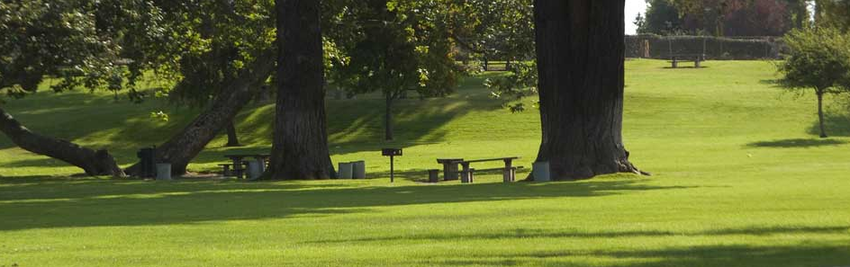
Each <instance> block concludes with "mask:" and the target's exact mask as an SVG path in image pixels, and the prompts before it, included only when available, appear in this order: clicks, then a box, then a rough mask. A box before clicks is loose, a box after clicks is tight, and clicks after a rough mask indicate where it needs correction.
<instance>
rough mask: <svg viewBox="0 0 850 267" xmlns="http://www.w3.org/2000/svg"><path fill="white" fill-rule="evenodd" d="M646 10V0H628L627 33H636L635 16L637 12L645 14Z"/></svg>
mask: <svg viewBox="0 0 850 267" xmlns="http://www.w3.org/2000/svg"><path fill="white" fill-rule="evenodd" d="M645 11H646V0H626V21H625V23H626V34H635V33H636V32H637V26H635V24H634V22H635V17H637V14H638V13H640V14H644V12H645Z"/></svg>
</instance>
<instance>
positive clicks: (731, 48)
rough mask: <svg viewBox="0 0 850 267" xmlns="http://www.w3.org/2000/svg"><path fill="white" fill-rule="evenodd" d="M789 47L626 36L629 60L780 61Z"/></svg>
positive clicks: (752, 40)
mask: <svg viewBox="0 0 850 267" xmlns="http://www.w3.org/2000/svg"><path fill="white" fill-rule="evenodd" d="M784 49H785V45H784V44H783V43H782V40H781V38H777V37H746V38H739V37H736V38H725V37H711V36H658V35H630V36H626V57H630V58H654V59H669V58H670V57H671V56H672V55H681V54H695V55H704V56H705V58H707V59H713V60H718V59H720V60H724V59H726V60H748V59H777V58H780V56H781V54H782V52H783V50H784Z"/></svg>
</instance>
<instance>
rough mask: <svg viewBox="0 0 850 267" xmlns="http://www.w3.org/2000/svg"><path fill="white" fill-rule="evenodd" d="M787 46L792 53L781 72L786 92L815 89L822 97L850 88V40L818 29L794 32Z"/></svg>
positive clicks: (848, 37) (828, 30) (826, 29)
mask: <svg viewBox="0 0 850 267" xmlns="http://www.w3.org/2000/svg"><path fill="white" fill-rule="evenodd" d="M785 42H786V43H787V45H788V47H789V48H790V52H789V53H788V55H787V57H786V59H785V61H784V62H782V63H781V64H780V65H779V72H780V73H782V74H783V78H782V79H781V83H782V84H783V85H784V86H785V87H786V88H789V89H810V88H813V89H815V90H817V91H818V93H821V92H837V90H836V89H839V88H848V86H850V36H848V35H846V34H842V33H840V32H839V31H838V30H836V29H834V28H823V27H817V28H811V29H804V30H794V31H792V32H791V33H790V34H788V35H787V36H786V37H785Z"/></svg>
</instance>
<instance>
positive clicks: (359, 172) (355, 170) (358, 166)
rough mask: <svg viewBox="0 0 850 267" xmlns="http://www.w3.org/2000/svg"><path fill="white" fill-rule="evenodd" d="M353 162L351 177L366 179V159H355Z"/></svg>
mask: <svg viewBox="0 0 850 267" xmlns="http://www.w3.org/2000/svg"><path fill="white" fill-rule="evenodd" d="M351 164H352V166H351V172H352V176H351V177H352V178H354V179H366V161H362V160H361V161H354V162H351Z"/></svg>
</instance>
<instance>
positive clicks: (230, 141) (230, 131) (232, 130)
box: [224, 121, 242, 147]
mask: <svg viewBox="0 0 850 267" xmlns="http://www.w3.org/2000/svg"><path fill="white" fill-rule="evenodd" d="M224 146H226V147H236V146H242V145H241V144H239V136H237V135H236V125H234V123H233V121H230V123H228V124H227V144H226V145H224Z"/></svg>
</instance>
